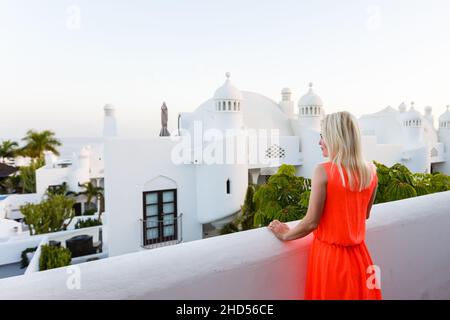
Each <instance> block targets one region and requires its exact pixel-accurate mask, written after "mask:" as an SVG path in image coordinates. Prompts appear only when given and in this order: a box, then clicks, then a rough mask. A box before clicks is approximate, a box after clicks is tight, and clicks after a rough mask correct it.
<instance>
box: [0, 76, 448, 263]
mask: <svg viewBox="0 0 450 320" xmlns="http://www.w3.org/2000/svg"><path fill="white" fill-rule="evenodd" d="M226 76H227V77H226V81H225V83H224V84H223V85H222V86H221V87H219V88H218V89H217V90H216V91H215V93H214V94H213V95H212V96H211V97H210V98H209V99H207V100H206V101H205V102H203V103H202V104H200V106H199V107H198V108H197V109H195V110H194V111H193V112H182V113H180V114H179V115H178V119H177V120H178V121H177V128H176V129H177V130H172V128H171V130H170V132H173V133H172V135H171V136H169V135H168V132H169V131H168V130H167V128H166V127H165V125H164V124H163V129H164V130H161V132H165V134H161V136H155V137H141V138H123V137H120V136H119V135H118V133H117V127H118V126H117V123H116V122H117V120H116V116H115V110H114V107H113V106H112V105H109V104H108V105H106V106H105V107H104V130H103V136H100V137H95V138H72V139H62V142H63V147H62V148H61V157H60V159H56V158H55V157H54V156H53V155H51V154H46V165H45V167H43V168H41V169H39V170H37V194H36V196H35V197H34V198H35V200H34V201H39V199H40V197H41V196H42V195H43V194H44V193H45V191H46V190H47V188H48V187H49V186H53V185H59V184H61V183H63V182H66V183H67V184H68V185H69V189H70V190H72V191H79V188H80V187H79V185H80V184H82V183H84V182H88V181H92V182H94V184H96V185H98V186H102V187H104V188H105V206H106V207H105V209H106V210H105V211H106V212H105V217H107V221H108V222H107V225H106V226H105V227H106V232H107V234H108V247H109V254H110V255H112V256H115V255H120V254H124V253H129V252H134V251H139V250H143V249H147V248H154V247H157V246H161V245H170V244H176V243H179V242H187V241H193V240H198V239H202V238H203V237H204V235H205V230H209V229H211V228H216V230H217V229H220V227H222V226H223V225H224V224H226V223H227V222H229V221H231V220H232V219H233V218H234V217H235V216H236V214H237V213H238V212H239V210H240V207H241V205H242V204H243V202H244V197H245V192H246V188H247V186H248V184H249V183H255V184H257V183H263V182H264V181H266V179H267V178H268V177H269V176H270V175H272V174H274V173H275V172H276V171H277V170H278V168H279V166H280V165H281V164H290V165H293V166H295V168H296V172H297V175H299V176H304V177H307V178H310V177H311V176H312V172H313V169H314V167H315V166H316V165H317V164H318V163H320V162H323V161H326V159H324V158H323V156H322V152H321V150H320V147H319V145H318V143H319V136H320V121H321V119H322V118H323V117H324V115H325V109H324V103H323V101H322V99H321V98H320V97H319V96H318V95H317V94H316V93H315V92H314V91H313V86H312V84H310V85H309V90H308V91H307V92H306V94H304V95H303V96H302V97H301V98H300V99H299V101H298V103H297V112H295V102H294V101H293V100H292V91H291V90H290V89H289V88H284V89H283V90H282V91H281V101H280V102H278V103H277V102H275V101H273V100H272V99H270V98H268V97H265V96H263V95H261V94H258V93H254V92H249V91H241V90H240V89H238V88H236V87H235V86H234V85H233V84H232V83H231V80H230V75H229V74H227V75H226ZM162 111H164V112H166V115H167V108H166V107H165V105H164V106H163V108H162ZM438 123H439V128H438V129H435V128H434V126H433V115H432V110H431V107H426V108H425V114H424V115H422V114H421V113H420V112H418V111H417V110H416V109H415V108H414V106H411V108H409V110H408V108H407V106H406V105H405V104H404V103H402V104H401V105H400V106H399V108H398V109H394V108H391V107H387V108H385V109H383V110H381V111H379V112H376V113H373V114H368V115H364V116H362V117H361V118H360V119H359V124H360V127H361V131H362V134H363V152H364V155H365V157H366V159H368V160H376V161H378V162H381V163H384V164H386V165H388V166H390V165H393V164H394V163H402V164H404V165H405V166H407V167H408V168H409V169H410V170H411V171H413V172H434V171H439V172H442V173H445V174H450V163H449V158H448V153H449V150H450V111H449V110H448V107H447V111H446V112H445V113H444V114H443V115H441V116H440V118H439V121H438ZM69 156H70V157H69ZM8 198H9V199H10V200H13V199H14V197H7V198H6V199H8ZM28 198H29V196H28ZM3 201H9V200H5V199H4V200H3ZM15 204H16V205H17V206H19V205H20V201H17V199H15ZM0 208H4V210H6V209H5V208H8V205H6V202H4V203H3V205H2V204H1V203H0ZM10 209H11V208H10ZM3 216H4V217H5V215H3ZM6 217H8V215H6Z"/></svg>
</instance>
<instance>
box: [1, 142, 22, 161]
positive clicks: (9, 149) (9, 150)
mask: <svg viewBox="0 0 450 320" xmlns="http://www.w3.org/2000/svg"><path fill="white" fill-rule="evenodd" d="M18 147H19V144H18V143H17V142H16V141H12V140H4V141H2V144H0V162H3V160H4V159H5V158H13V157H14V156H16V154H17V150H18Z"/></svg>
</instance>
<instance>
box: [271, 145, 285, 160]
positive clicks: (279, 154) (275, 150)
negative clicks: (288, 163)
mask: <svg viewBox="0 0 450 320" xmlns="http://www.w3.org/2000/svg"><path fill="white" fill-rule="evenodd" d="M285 157H286V151H285V150H284V149H283V148H281V147H280V146H278V145H273V146H270V147H269V148H267V150H266V158H270V159H277V158H285Z"/></svg>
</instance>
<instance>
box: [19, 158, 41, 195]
mask: <svg viewBox="0 0 450 320" xmlns="http://www.w3.org/2000/svg"><path fill="white" fill-rule="evenodd" d="M44 164H45V161H44V160H43V159H41V158H38V159H36V160H34V159H33V160H32V161H31V164H30V165H29V166H26V167H21V168H20V169H19V177H20V184H21V186H22V192H23V193H35V192H36V170H37V169H39V168H40V167H42V166H43V165H44Z"/></svg>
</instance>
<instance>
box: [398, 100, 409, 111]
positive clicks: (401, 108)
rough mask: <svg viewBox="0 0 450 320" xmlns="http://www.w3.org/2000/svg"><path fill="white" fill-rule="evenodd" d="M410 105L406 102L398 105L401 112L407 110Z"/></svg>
mask: <svg viewBox="0 0 450 320" xmlns="http://www.w3.org/2000/svg"><path fill="white" fill-rule="evenodd" d="M407 108H408V107H407V106H406V104H405V103H404V102H402V103H401V104H400V105H399V106H398V110H400V112H405V111H406V109H407Z"/></svg>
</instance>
